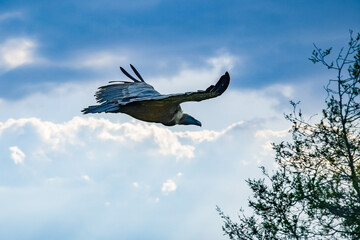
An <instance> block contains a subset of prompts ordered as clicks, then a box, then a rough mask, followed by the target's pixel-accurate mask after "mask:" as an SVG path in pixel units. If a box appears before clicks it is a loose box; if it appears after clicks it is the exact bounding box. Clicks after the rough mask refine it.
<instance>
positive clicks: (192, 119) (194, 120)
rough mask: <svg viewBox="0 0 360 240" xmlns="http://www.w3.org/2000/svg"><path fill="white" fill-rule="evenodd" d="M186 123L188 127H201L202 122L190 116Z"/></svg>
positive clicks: (187, 117)
mask: <svg viewBox="0 0 360 240" xmlns="http://www.w3.org/2000/svg"><path fill="white" fill-rule="evenodd" d="M185 122H186V125H197V126H200V127H201V122H200V121H198V120H196V119H195V118H193V117H192V116H190V115H187V116H186V119H185Z"/></svg>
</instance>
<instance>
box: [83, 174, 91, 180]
mask: <svg viewBox="0 0 360 240" xmlns="http://www.w3.org/2000/svg"><path fill="white" fill-rule="evenodd" d="M81 178H82V179H83V180H84V181H86V182H90V181H91V179H90V177H89V176H88V175H83V176H81Z"/></svg>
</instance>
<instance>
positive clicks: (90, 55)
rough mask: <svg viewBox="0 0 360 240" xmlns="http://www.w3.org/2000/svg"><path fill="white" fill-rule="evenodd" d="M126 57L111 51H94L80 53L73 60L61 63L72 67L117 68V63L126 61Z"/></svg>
mask: <svg viewBox="0 0 360 240" xmlns="http://www.w3.org/2000/svg"><path fill="white" fill-rule="evenodd" d="M127 61H128V59H127V57H126V56H124V55H121V54H119V53H114V52H113V51H112V52H110V51H106V50H104V51H94V52H86V53H80V54H79V56H77V57H75V59H73V60H69V61H68V62H67V63H64V64H63V65H65V66H67V67H72V68H92V69H94V68H95V69H97V70H99V69H103V68H106V69H109V68H111V69H118V67H119V64H122V63H126V62H127Z"/></svg>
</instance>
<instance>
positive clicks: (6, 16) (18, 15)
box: [0, 11, 23, 23]
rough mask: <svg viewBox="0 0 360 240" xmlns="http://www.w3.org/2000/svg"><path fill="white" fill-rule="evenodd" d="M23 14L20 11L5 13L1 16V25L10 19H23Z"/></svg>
mask: <svg viewBox="0 0 360 240" xmlns="http://www.w3.org/2000/svg"><path fill="white" fill-rule="evenodd" d="M22 18H23V13H22V12H20V11H12V12H5V13H2V14H0V23H1V22H3V21H6V20H10V19H22Z"/></svg>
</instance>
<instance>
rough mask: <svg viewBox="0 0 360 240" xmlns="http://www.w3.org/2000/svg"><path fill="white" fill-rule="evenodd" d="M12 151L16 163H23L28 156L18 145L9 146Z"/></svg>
mask: <svg viewBox="0 0 360 240" xmlns="http://www.w3.org/2000/svg"><path fill="white" fill-rule="evenodd" d="M9 150H10V151H11V159H12V160H13V161H14V163H15V164H22V163H24V159H25V157H26V155H25V153H23V151H21V150H20V148H19V147H17V146H12V147H10V148H9Z"/></svg>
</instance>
